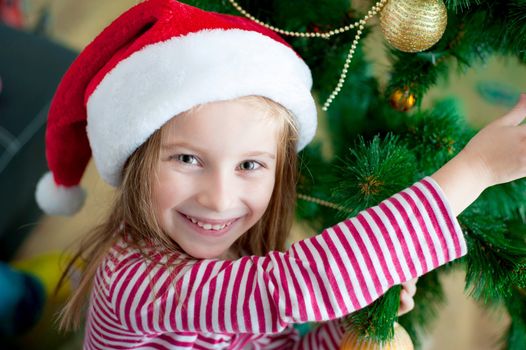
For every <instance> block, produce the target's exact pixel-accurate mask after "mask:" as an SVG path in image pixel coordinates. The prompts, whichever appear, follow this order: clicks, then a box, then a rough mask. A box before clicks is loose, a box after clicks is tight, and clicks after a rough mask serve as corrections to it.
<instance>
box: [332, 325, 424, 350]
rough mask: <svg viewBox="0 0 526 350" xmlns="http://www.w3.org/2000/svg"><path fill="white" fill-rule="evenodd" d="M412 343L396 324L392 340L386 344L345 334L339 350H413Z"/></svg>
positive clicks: (402, 328) (354, 334)
mask: <svg viewBox="0 0 526 350" xmlns="http://www.w3.org/2000/svg"><path fill="white" fill-rule="evenodd" d="M413 349H414V346H413V342H412V341H411V337H410V336H409V334H408V333H407V331H406V330H405V329H404V327H402V326H401V325H399V324H398V323H397V322H395V324H394V338H393V339H392V340H391V341H390V342H387V343H377V342H375V341H373V340H371V339H367V338H360V337H358V334H357V333H354V332H347V333H345V335H344V336H343V339H342V342H341V344H340V350H413Z"/></svg>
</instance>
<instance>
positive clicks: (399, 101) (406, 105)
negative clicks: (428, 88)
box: [389, 88, 416, 112]
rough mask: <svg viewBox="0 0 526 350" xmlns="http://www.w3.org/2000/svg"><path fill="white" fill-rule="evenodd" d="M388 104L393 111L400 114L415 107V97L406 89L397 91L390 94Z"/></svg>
mask: <svg viewBox="0 0 526 350" xmlns="http://www.w3.org/2000/svg"><path fill="white" fill-rule="evenodd" d="M389 102H390V103H391V106H392V107H393V108H394V109H396V110H398V111H400V112H407V111H408V110H410V109H411V108H413V106H414V105H415V103H416V97H415V95H414V94H412V93H411V92H410V91H409V89H408V88H405V89H404V90H400V89H397V90H395V91H394V92H393V93H392V94H391V97H390V98H389Z"/></svg>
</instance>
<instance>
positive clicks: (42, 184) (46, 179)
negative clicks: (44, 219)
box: [35, 172, 86, 215]
mask: <svg viewBox="0 0 526 350" xmlns="http://www.w3.org/2000/svg"><path fill="white" fill-rule="evenodd" d="M35 197H36V201H37V203H38V205H39V206H40V208H42V210H44V211H45V212H46V213H48V214H50V215H72V214H75V213H76V212H77V211H78V210H80V208H82V206H83V205H84V200H85V199H86V191H85V190H84V189H83V188H81V187H80V186H71V187H64V186H60V185H56V184H55V181H54V180H53V174H51V172H47V173H46V174H45V175H44V176H42V178H41V179H40V181H38V184H37V189H36V192H35Z"/></svg>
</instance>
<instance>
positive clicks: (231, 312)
mask: <svg viewBox="0 0 526 350" xmlns="http://www.w3.org/2000/svg"><path fill="white" fill-rule="evenodd" d="M466 252H467V248H466V243H465V240H464V237H463V235H462V231H461V229H460V227H459V224H458V222H457V220H456V218H455V216H454V214H453V213H452V211H451V209H450V208H449V205H448V203H447V201H446V199H445V196H444V194H443V193H442V191H441V189H440V187H439V186H438V184H437V183H436V182H435V181H434V180H433V179H432V178H430V177H427V178H424V179H422V180H421V181H419V182H417V183H415V184H414V185H413V186H411V187H409V188H407V189H405V190H403V191H402V192H399V193H397V194H395V195H394V196H392V197H390V198H388V199H386V200H384V201H382V202H381V203H380V204H379V205H377V206H375V207H372V208H369V209H366V210H364V211H362V212H360V213H359V214H358V215H357V216H356V217H353V218H351V219H347V220H345V221H342V222H340V223H338V224H336V225H334V226H332V227H330V228H327V229H325V230H324V231H323V232H321V233H320V234H318V235H316V236H314V237H311V238H308V239H305V240H302V241H299V242H296V243H294V244H292V246H291V247H290V249H288V250H287V251H285V252H278V251H273V252H270V253H269V254H267V255H265V256H262V257H258V256H246V257H242V258H240V259H238V260H232V261H221V260H211V259H205V260H198V261H194V262H193V263H191V264H185V265H183V266H181V268H180V269H179V270H178V272H177V274H174V273H173V272H172V270H171V269H170V268H169V267H167V266H166V265H169V264H166V265H163V264H152V263H151V262H148V261H147V259H144V258H135V259H133V258H127V260H126V261H120V262H119V263H117V264H116V265H115V267H114V269H113V271H112V272H111V273H110V274H109V275H108V279H109V283H108V282H107V283H108V284H107V289H106V292H105V295H104V298H105V299H106V305H108V306H107V307H106V308H105V309H104V311H105V312H111V313H114V315H115V319H116V320H118V321H119V322H120V323H121V324H122V325H123V327H125V328H127V329H131V330H133V331H135V332H137V333H142V334H144V333H158V332H174V331H179V332H214V333H252V334H263V333H279V332H281V331H283V330H284V329H285V328H286V326H287V325H288V324H290V323H303V322H311V321H318V322H319V321H327V320H332V319H337V318H340V317H342V316H345V315H347V314H349V313H351V312H354V311H356V310H358V309H361V308H363V307H365V306H367V305H369V304H370V303H372V302H373V301H374V300H376V299H377V298H378V297H380V296H381V295H383V294H384V293H385V292H386V291H387V290H388V289H389V288H390V287H392V286H393V285H396V284H399V283H402V282H405V281H408V280H410V279H412V278H414V277H417V276H421V275H423V274H425V273H426V272H428V271H430V270H433V269H435V268H437V267H438V266H440V265H443V264H445V263H447V262H450V261H452V260H454V259H456V258H459V257H461V256H463V255H465V254H466ZM108 279H106V281H108ZM96 283H97V282H96ZM100 283H103V282H100ZM108 310H111V311H108Z"/></svg>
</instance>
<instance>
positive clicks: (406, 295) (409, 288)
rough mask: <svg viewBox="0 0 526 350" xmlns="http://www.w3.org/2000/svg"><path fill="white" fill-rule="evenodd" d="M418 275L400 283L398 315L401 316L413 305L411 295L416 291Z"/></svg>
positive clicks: (411, 308)
mask: <svg viewBox="0 0 526 350" xmlns="http://www.w3.org/2000/svg"><path fill="white" fill-rule="evenodd" d="M417 281H418V277H417V278H414V279H412V280H409V281H407V282H404V283H402V290H401V291H400V307H399V308H398V316H402V315H404V314H406V313H408V312H409V311H411V310H413V308H414V307H415V301H414V300H413V297H414V296H415V293H416V282H417Z"/></svg>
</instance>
